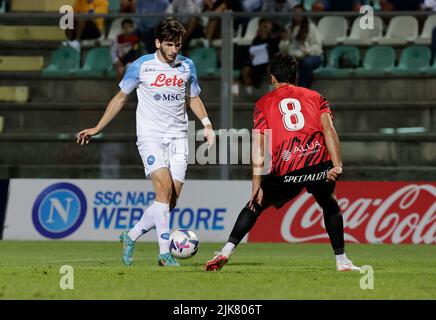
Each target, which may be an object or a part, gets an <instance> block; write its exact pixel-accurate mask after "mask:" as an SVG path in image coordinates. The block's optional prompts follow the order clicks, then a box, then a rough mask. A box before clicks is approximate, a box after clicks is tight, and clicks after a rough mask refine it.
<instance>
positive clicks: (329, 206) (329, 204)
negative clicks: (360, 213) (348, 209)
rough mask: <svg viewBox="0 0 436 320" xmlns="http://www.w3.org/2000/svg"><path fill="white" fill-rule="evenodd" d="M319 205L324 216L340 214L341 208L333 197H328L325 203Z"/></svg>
mask: <svg viewBox="0 0 436 320" xmlns="http://www.w3.org/2000/svg"><path fill="white" fill-rule="evenodd" d="M320 205H321V208H322V209H323V211H324V214H325V215H335V214H340V212H341V208H340V207H339V204H338V202H337V201H336V199H335V198H333V197H330V198H329V199H327V200H326V201H325V203H323V204H320Z"/></svg>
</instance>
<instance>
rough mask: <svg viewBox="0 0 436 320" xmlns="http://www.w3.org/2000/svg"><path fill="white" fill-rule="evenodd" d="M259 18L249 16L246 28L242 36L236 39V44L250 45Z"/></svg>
mask: <svg viewBox="0 0 436 320" xmlns="http://www.w3.org/2000/svg"><path fill="white" fill-rule="evenodd" d="M259 20H260V18H257V17H256V18H251V19H250V21H249V22H248V25H247V30H246V31H245V33H244V35H243V37H242V38H240V39H238V40H236V44H238V45H240V46H244V45H245V46H248V45H251V43H252V42H253V39H254V38H255V37H256V34H257V29H258V28H259Z"/></svg>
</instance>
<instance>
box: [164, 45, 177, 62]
mask: <svg viewBox="0 0 436 320" xmlns="http://www.w3.org/2000/svg"><path fill="white" fill-rule="evenodd" d="M160 53H161V55H162V57H164V59H165V61H166V62H167V63H169V64H171V63H173V62H174V61H175V60H176V58H177V53H176V54H175V55H174V56H172V55H171V54H170V53H169V52H167V51H165V50H164V49H163V48H160Z"/></svg>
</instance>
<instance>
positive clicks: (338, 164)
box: [321, 112, 343, 182]
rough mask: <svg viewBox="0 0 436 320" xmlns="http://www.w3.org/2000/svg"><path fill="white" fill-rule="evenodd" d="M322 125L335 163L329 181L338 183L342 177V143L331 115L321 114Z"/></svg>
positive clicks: (329, 173)
mask: <svg viewBox="0 0 436 320" xmlns="http://www.w3.org/2000/svg"><path fill="white" fill-rule="evenodd" d="M321 125H322V128H323V132H324V137H325V142H326V145H327V149H328V151H329V153H330V157H331V158H332V162H333V168H332V169H330V170H329V172H328V174H327V180H329V181H330V182H336V181H337V180H338V179H339V177H340V176H341V175H342V166H343V164H342V156H341V143H340V141H339V137H338V134H337V133H336V129H335V127H334V125H333V121H332V117H331V115H330V113H328V112H324V113H321Z"/></svg>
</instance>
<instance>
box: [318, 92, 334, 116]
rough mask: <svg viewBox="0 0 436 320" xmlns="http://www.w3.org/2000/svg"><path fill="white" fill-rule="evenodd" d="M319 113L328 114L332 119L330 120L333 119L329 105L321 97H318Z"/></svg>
mask: <svg viewBox="0 0 436 320" xmlns="http://www.w3.org/2000/svg"><path fill="white" fill-rule="evenodd" d="M319 99H320V102H319V112H320V114H321V113H329V114H330V116H331V117H332V119H334V117H333V113H332V111H331V109H330V104H329V102H328V100H327V99H326V98H324V97H323V96H322V95H319Z"/></svg>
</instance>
